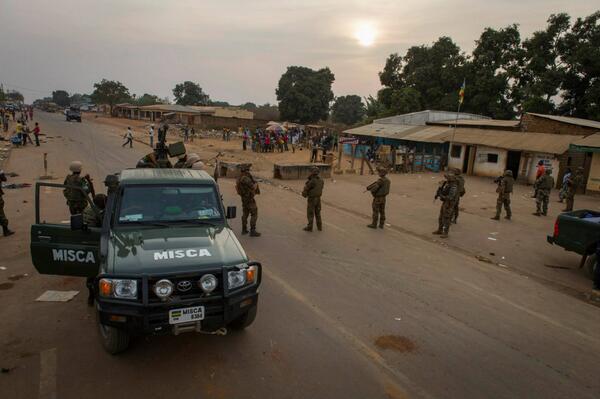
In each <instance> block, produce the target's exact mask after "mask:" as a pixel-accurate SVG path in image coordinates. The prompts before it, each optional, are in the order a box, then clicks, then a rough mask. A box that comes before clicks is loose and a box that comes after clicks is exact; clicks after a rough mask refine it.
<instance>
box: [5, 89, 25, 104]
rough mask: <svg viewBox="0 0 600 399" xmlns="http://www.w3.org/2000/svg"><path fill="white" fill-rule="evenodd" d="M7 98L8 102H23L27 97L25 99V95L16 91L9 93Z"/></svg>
mask: <svg viewBox="0 0 600 399" xmlns="http://www.w3.org/2000/svg"><path fill="white" fill-rule="evenodd" d="M5 96H6V99H7V100H8V101H14V102H23V101H24V100H25V97H23V94H21V93H20V92H18V91H16V90H9V91H7V92H6V94H5Z"/></svg>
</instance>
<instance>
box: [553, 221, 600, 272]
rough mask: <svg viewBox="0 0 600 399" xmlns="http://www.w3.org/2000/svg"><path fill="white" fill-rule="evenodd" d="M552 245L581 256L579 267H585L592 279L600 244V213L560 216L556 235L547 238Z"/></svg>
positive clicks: (555, 229) (556, 224) (555, 230)
mask: <svg viewBox="0 0 600 399" xmlns="http://www.w3.org/2000/svg"><path fill="white" fill-rule="evenodd" d="M547 241H548V242H549V243H550V244H553V245H557V246H559V247H562V248H564V249H565V250H566V251H571V252H575V253H577V254H579V255H581V262H580V264H579V267H580V268H582V267H585V269H586V272H587V273H589V275H590V277H591V276H592V275H593V272H594V268H595V267H597V266H596V263H597V262H596V261H597V259H596V248H597V247H598V244H599V243H600V212H596V211H590V210H587V209H582V210H578V211H573V212H565V213H561V214H560V215H558V217H557V218H556V222H555V223H554V233H553V234H552V235H551V236H548V237H547Z"/></svg>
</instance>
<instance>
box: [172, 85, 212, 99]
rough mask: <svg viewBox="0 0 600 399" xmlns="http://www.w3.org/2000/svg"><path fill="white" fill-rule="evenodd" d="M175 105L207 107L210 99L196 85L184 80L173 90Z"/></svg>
mask: <svg viewBox="0 0 600 399" xmlns="http://www.w3.org/2000/svg"><path fill="white" fill-rule="evenodd" d="M173 96H174V97H175V103H177V104H179V105H209V104H210V97H209V96H208V94H206V93H204V91H202V87H200V85H199V84H198V83H194V82H190V81H189V80H186V81H185V82H183V83H179V84H177V85H175V88H173Z"/></svg>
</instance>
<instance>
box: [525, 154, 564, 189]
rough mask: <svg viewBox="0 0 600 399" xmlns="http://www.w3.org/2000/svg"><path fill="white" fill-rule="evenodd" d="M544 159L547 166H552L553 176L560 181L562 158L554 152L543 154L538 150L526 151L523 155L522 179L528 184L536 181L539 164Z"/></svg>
mask: <svg viewBox="0 0 600 399" xmlns="http://www.w3.org/2000/svg"><path fill="white" fill-rule="evenodd" d="M539 161H544V166H545V167H546V168H552V177H554V180H555V181H558V177H559V175H560V160H559V158H558V157H557V156H556V155H553V154H542V153H538V152H534V153H524V154H522V155H521V166H519V174H520V176H519V177H520V180H521V181H523V182H526V183H528V184H533V183H535V175H536V173H537V164H538V162H539Z"/></svg>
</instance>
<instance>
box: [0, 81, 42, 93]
mask: <svg viewBox="0 0 600 399" xmlns="http://www.w3.org/2000/svg"><path fill="white" fill-rule="evenodd" d="M2 84H3V85H4V86H7V87H9V88H13V89H19V90H26V91H29V92H35V93H43V94H49V93H48V91H45V90H44V91H42V90H36V89H30V88H28V87H23V86H18V85H13V84H10V83H2Z"/></svg>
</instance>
